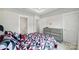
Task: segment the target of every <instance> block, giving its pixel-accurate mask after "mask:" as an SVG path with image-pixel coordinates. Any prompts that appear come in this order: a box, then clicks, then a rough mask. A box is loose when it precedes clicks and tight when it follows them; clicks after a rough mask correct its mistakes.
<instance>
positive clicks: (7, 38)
mask: <svg viewBox="0 0 79 59" xmlns="http://www.w3.org/2000/svg"><path fill="white" fill-rule="evenodd" d="M56 48H57V42H56V40H55V39H54V37H53V36H51V35H49V34H43V33H37V32H35V33H30V34H18V33H13V32H11V31H6V32H5V33H4V35H0V50H54V49H56Z"/></svg>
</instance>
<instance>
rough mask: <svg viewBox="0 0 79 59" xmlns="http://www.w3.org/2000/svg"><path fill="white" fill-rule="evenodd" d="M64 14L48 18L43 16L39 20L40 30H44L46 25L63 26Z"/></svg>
mask: <svg viewBox="0 0 79 59" xmlns="http://www.w3.org/2000/svg"><path fill="white" fill-rule="evenodd" d="M62 22H63V20H62V15H54V16H50V17H46V18H41V19H40V21H39V24H40V32H43V28H44V27H49V28H63V23H62Z"/></svg>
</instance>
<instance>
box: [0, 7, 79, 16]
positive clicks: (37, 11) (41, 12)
mask: <svg viewBox="0 0 79 59" xmlns="http://www.w3.org/2000/svg"><path fill="white" fill-rule="evenodd" d="M0 9H1V8H0ZM2 10H8V11H13V12H16V13H20V14H26V15H38V16H40V17H47V16H51V15H55V14H61V13H66V12H71V11H79V8H3V9H2Z"/></svg>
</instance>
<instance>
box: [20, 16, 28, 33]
mask: <svg viewBox="0 0 79 59" xmlns="http://www.w3.org/2000/svg"><path fill="white" fill-rule="evenodd" d="M20 33H22V34H26V33H27V18H26V17H20Z"/></svg>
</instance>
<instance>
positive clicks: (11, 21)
mask: <svg viewBox="0 0 79 59" xmlns="http://www.w3.org/2000/svg"><path fill="white" fill-rule="evenodd" d="M21 15H22V16H26V17H28V28H27V31H28V33H31V32H36V21H35V20H36V19H37V18H36V17H38V16H36V15H26V14H20V13H16V12H12V11H6V10H0V24H2V25H3V26H4V28H5V30H8V31H13V32H18V33H19V31H20V24H19V23H20V16H21Z"/></svg>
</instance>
